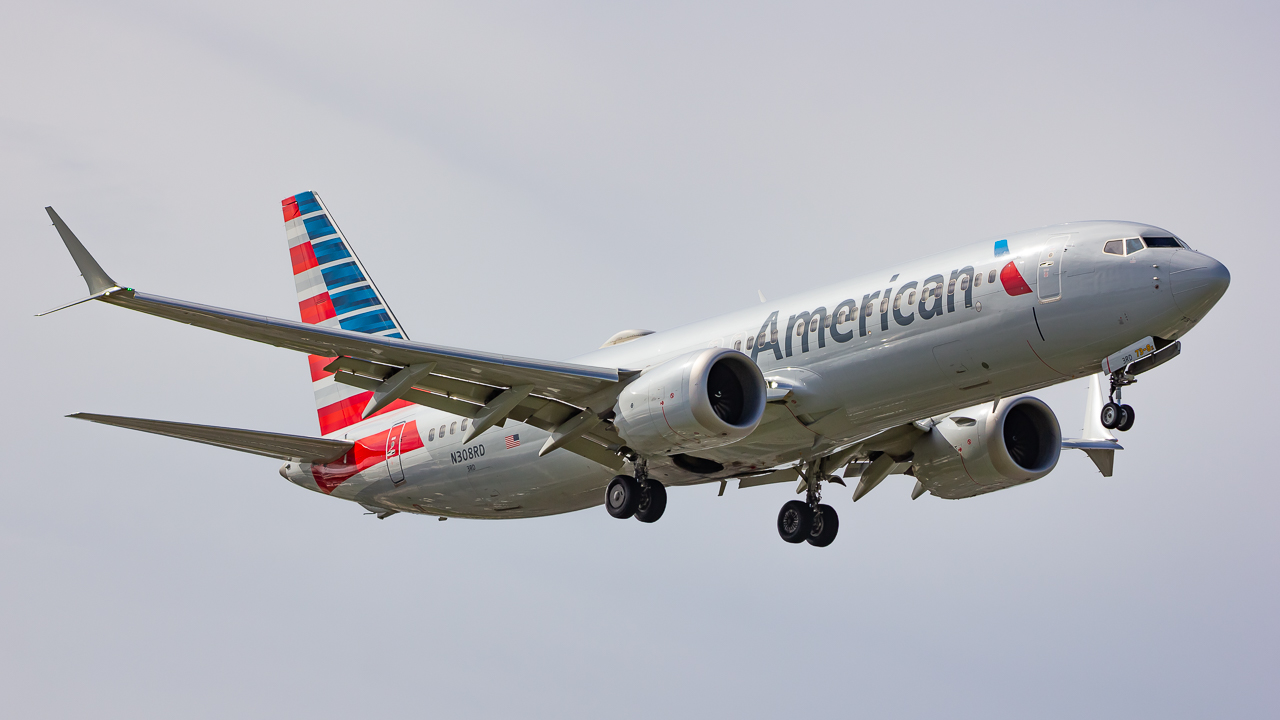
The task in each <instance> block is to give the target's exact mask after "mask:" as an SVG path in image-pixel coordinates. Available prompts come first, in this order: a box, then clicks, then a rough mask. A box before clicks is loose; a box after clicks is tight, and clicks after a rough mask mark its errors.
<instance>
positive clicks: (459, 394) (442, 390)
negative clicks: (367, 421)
mask: <svg viewBox="0 0 1280 720" xmlns="http://www.w3.org/2000/svg"><path fill="white" fill-rule="evenodd" d="M46 210H47V211H48V213H49V217H50V219H51V220H53V224H54V227H56V228H57V230H58V234H59V235H60V236H61V237H62V241H63V243H64V244H65V245H66V246H67V250H68V251H70V253H71V257H72V259H74V260H75V262H76V266H77V267H78V268H79V269H80V274H81V276H83V277H84V280H85V283H86V284H87V285H88V286H89V292H90V293H91V294H90V295H89V296H88V297H86V298H83V299H81V300H77V301H76V302H73V303H70V304H69V305H64V306H62V307H61V308H58V309H59V310H60V309H63V308H66V307H71V305H76V304H79V303H81V302H86V301H88V300H99V301H102V302H106V303H110V304H112V305H118V306H120V307H124V308H128V309H130V310H136V311H138V312H143V313H147V314H148V315H155V316H157V317H162V318H165V319H167V320H175V321H177V322H181V323H185V324H187V325H194V326H196V327H201V328H205V329H207V330H213V331H215V332H220V333H223V334H226V335H233V336H235V337H240V338H245V339H246V340H253V341H256V342H261V343H267V344H269V345H275V346H276V347H282V348H287V349H289V350H296V351H298V352H303V353H307V354H308V355H316V356H320V357H332V358H334V360H333V362H331V363H330V364H329V365H328V366H327V367H326V368H325V370H326V371H327V372H332V373H334V380H335V381H336V382H339V383H343V384H346V385H351V386H355V387H359V388H362V389H365V390H370V391H372V392H373V396H372V398H371V400H370V401H369V403H368V405H367V406H366V407H365V408H364V417H369V416H370V415H372V414H374V413H376V412H378V411H381V410H383V409H385V408H387V407H388V406H390V405H391V404H392V403H394V402H395V401H397V400H405V401H408V402H413V403H417V404H419V405H424V406H427V407H432V408H436V409H438V410H443V411H445V412H449V413H453V414H456V415H461V416H464V417H469V418H472V419H473V420H474V422H473V423H472V424H471V427H470V428H469V429H468V431H467V434H466V436H465V438H464V440H465V441H470V440H471V439H472V438H474V437H476V436H477V435H479V434H480V433H481V432H483V431H485V430H488V429H489V428H491V427H493V426H495V425H497V426H502V425H503V423H504V422H505V421H506V420H507V419H508V418H511V419H514V420H517V421H519V422H525V423H528V424H530V425H532V426H534V427H537V428H540V429H543V430H546V431H548V432H550V433H552V437H551V438H549V439H548V441H547V445H546V446H545V447H544V448H543V453H544V454H545V453H546V452H550V451H551V450H553V449H556V448H561V447H563V448H565V449H567V450H569V451H571V452H575V453H578V454H579V455H583V456H584V457H588V458H590V459H592V460H595V461H596V462H600V463H602V464H605V465H608V466H610V467H615V468H617V467H621V460H620V458H619V457H618V456H617V455H616V451H617V450H619V449H620V448H621V446H622V440H621V438H620V437H618V436H617V434H616V433H614V432H613V431H612V430H611V429H610V428H609V427H607V426H606V425H604V424H601V423H599V418H598V416H599V414H600V413H601V412H602V411H605V410H607V409H608V408H610V407H612V406H613V404H614V402H615V401H616V398H617V395H618V392H619V391H620V390H621V388H622V386H623V385H624V384H625V382H626V381H627V380H630V379H631V378H633V377H635V376H636V375H637V374H639V371H638V370H619V369H616V368H602V367H591V366H587V365H576V364H573V363H563V362H552V361H545V360H533V359H530V358H522V357H515V356H510V355H499V354H496V353H484V352H476V351H472V350H461V349H458V348H451V347H445V346H442V345H431V344H427V343H420V342H413V341H411V340H405V339H401V338H396V337H387V336H383V335H373V334H368V333H362V332H354V331H350V330H344V329H341V328H339V327H330V326H322V325H312V324H306V323H301V322H295V321H292V320H283V319H280V318H273V317H267V316H265V315H255V314H252V313H246V312H240V311H237V310H227V309H223V308H217V307H212V306H209V305H200V304H198V303H193V302H187V301H185V300H175V299H173V298H167V297H161V296H159V295H151V294H149V293H143V292H138V291H137V290H134V289H133V288H128V287H123V286H121V285H120V284H118V283H116V281H115V280H112V279H111V277H110V276H109V275H107V273H106V272H105V271H104V270H103V269H102V267H101V266H100V265H99V264H98V263H97V261H96V260H95V259H94V258H93V256H92V255H90V254H89V251H88V250H86V249H85V247H84V245H83V244H81V242H80V240H79V239H78V238H77V237H76V236H75V233H73V232H71V229H70V228H69V227H67V225H66V223H65V222H63V221H62V218H60V217H58V214H57V213H56V212H54V210H53V208H46ZM49 312H55V311H54V310H51V311H49ZM43 314H48V313H43Z"/></svg>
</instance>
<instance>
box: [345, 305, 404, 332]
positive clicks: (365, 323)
mask: <svg viewBox="0 0 1280 720" xmlns="http://www.w3.org/2000/svg"><path fill="white" fill-rule="evenodd" d="M338 324H339V325H340V326H341V327H342V329H343V330H351V331H354V332H362V333H368V334H370V335H372V334H373V333H377V332H382V331H383V330H395V329H396V326H395V323H393V322H391V316H390V315H388V314H387V313H386V311H385V310H372V311H370V312H367V313H364V314H363V315H355V316H353V317H349V318H344V319H342V320H339V321H338Z"/></svg>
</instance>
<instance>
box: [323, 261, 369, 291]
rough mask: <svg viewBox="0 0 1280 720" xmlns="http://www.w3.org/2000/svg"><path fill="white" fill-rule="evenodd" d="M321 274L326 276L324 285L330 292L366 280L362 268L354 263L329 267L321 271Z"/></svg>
mask: <svg viewBox="0 0 1280 720" xmlns="http://www.w3.org/2000/svg"><path fill="white" fill-rule="evenodd" d="M320 274H321V275H323V276H324V284H325V285H326V286H327V287H328V288H329V289H330V290H335V289H337V288H340V287H342V286H344V285H350V284H351V283H355V282H360V281H361V280H364V273H362V272H360V267H359V266H357V265H356V264H355V263H354V262H345V263H342V264H340V265H334V266H332V267H327V268H325V269H323V270H321V271H320Z"/></svg>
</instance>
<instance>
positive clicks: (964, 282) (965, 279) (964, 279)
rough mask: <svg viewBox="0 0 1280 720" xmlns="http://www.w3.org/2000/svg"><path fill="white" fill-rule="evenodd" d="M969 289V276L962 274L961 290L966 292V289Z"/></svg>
mask: <svg viewBox="0 0 1280 720" xmlns="http://www.w3.org/2000/svg"><path fill="white" fill-rule="evenodd" d="M968 289H969V276H968V275H961V276H960V292H964V291H965V290H968Z"/></svg>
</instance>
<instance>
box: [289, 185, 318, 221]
mask: <svg viewBox="0 0 1280 720" xmlns="http://www.w3.org/2000/svg"><path fill="white" fill-rule="evenodd" d="M293 197H294V199H295V200H296V201H297V202H298V210H299V211H300V212H301V213H302V214H303V215H306V214H307V213H313V212H316V211H317V210H320V209H322V208H321V207H320V201H319V199H318V198H316V194H315V193H313V192H310V191H308V192H304V193H298V194H297V195H294V196H293Z"/></svg>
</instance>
